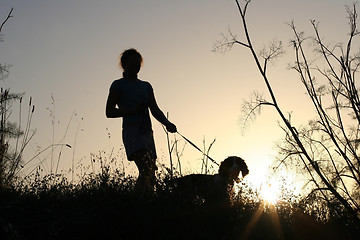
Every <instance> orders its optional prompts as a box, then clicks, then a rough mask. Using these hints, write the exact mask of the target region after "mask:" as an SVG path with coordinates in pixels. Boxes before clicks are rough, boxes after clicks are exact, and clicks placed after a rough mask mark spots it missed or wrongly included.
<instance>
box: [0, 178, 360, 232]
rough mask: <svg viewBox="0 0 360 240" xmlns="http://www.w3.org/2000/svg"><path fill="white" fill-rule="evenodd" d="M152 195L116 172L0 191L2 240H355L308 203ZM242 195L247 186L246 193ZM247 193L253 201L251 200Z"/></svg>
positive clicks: (340, 222)
mask: <svg viewBox="0 0 360 240" xmlns="http://www.w3.org/2000/svg"><path fill="white" fill-rule="evenodd" d="M168 179H169V176H166V174H165V177H163V178H161V179H160V180H159V181H158V185H157V190H156V193H155V195H153V196H145V195H139V194H137V192H135V191H134V184H135V180H136V179H134V178H132V177H125V176H124V174H122V173H119V172H115V173H112V174H110V173H108V172H106V171H105V172H102V173H99V174H92V175H88V176H87V177H86V178H83V179H82V181H80V182H78V183H76V184H73V183H70V182H68V181H67V179H66V178H64V177H62V176H60V175H59V176H55V175H48V176H45V177H42V178H40V177H35V178H34V179H33V180H32V182H31V184H26V185H17V186H16V187H11V188H5V189H2V190H1V192H0V212H1V215H0V233H1V235H0V239H359V238H358V237H359V236H360V235H359V233H358V230H357V227H356V224H355V223H353V222H352V221H351V220H349V219H348V218H347V217H346V215H345V216H341V215H336V216H331V217H330V218H329V219H327V220H326V221H320V220H318V214H316V213H315V211H314V212H313V213H312V214H309V213H305V209H306V203H305V201H299V202H297V203H294V202H293V203H289V202H278V203H277V204H275V205H272V204H266V203H265V202H264V201H262V200H260V199H259V198H254V196H256V192H251V189H250V190H249V189H247V190H246V191H245V190H244V191H240V194H239V195H238V196H236V197H235V200H234V203H233V204H232V205H231V206H211V207H210V206H207V205H204V204H202V203H201V201H199V202H193V203H192V204H182V203H183V199H181V194H180V197H179V194H177V195H176V196H175V195H174V194H173V192H172V190H171V188H169V187H168V184H167V181H168ZM244 189H245V188H244ZM250 195H251V196H252V197H250Z"/></svg>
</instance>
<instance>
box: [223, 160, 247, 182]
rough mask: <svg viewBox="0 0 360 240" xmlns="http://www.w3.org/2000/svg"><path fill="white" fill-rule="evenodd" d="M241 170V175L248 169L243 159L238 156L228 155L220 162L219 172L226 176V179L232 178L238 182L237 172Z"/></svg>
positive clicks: (244, 174)
mask: <svg viewBox="0 0 360 240" xmlns="http://www.w3.org/2000/svg"><path fill="white" fill-rule="evenodd" d="M240 171H241V175H242V177H245V176H246V175H248V174H249V169H248V167H247V165H246V163H245V161H244V160H243V159H242V158H240V157H235V156H233V157H228V158H226V159H225V160H224V161H222V162H221V164H220V167H219V174H220V175H222V176H224V177H225V178H227V179H228V180H234V181H236V182H239V181H240V179H239V174H240Z"/></svg>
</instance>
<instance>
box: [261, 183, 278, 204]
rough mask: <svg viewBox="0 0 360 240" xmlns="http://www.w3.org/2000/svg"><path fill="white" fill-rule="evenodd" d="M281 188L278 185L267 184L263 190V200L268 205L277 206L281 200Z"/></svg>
mask: <svg viewBox="0 0 360 240" xmlns="http://www.w3.org/2000/svg"><path fill="white" fill-rule="evenodd" d="M279 194H280V192H279V188H278V186H276V184H265V185H263V186H262V188H261V198H262V199H263V200H264V201H265V202H266V203H268V204H272V205H274V204H276V203H277V201H278V200H279Z"/></svg>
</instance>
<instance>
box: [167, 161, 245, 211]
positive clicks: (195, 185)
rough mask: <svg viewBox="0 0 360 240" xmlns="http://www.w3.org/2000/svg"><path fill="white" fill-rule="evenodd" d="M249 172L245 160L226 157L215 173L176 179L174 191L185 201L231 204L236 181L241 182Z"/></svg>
mask: <svg viewBox="0 0 360 240" xmlns="http://www.w3.org/2000/svg"><path fill="white" fill-rule="evenodd" d="M240 172H241V175H242V177H243V178H244V177H245V176H246V175H248V174H249V169H248V167H247V165H246V163H245V161H244V160H243V159H242V158H240V157H236V156H231V157H228V158H226V159H225V160H224V161H222V162H221V163H220V167H219V173H217V174H215V175H205V174H190V175H186V176H183V177H180V178H175V179H174V192H176V194H177V195H178V197H179V199H181V200H182V201H183V203H191V204H205V205H213V204H215V205H219V204H225V205H227V204H230V203H231V197H232V195H233V193H234V192H233V186H234V183H235V182H237V183H239V182H240V179H239V174H240Z"/></svg>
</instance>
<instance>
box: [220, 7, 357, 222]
mask: <svg viewBox="0 0 360 240" xmlns="http://www.w3.org/2000/svg"><path fill="white" fill-rule="evenodd" d="M235 2H236V6H237V8H238V11H239V14H240V17H241V22H242V25H243V29H244V37H245V41H239V40H238V39H237V37H236V36H235V35H234V34H233V33H231V31H229V34H228V35H226V36H225V35H224V37H223V39H222V41H219V42H217V44H216V45H215V48H214V50H215V51H227V50H229V49H231V48H232V47H233V46H234V45H240V46H242V47H246V48H248V49H249V51H250V52H251V53H252V57H253V59H254V60H255V64H256V66H257V68H258V70H259V72H260V74H261V76H262V78H263V80H264V83H265V84H266V87H267V90H268V92H269V94H270V98H271V99H270V100H269V101H267V100H264V99H263V98H262V97H261V98H257V99H256V101H253V102H252V103H251V104H248V105H247V109H248V113H249V115H251V114H254V113H255V110H256V109H258V108H259V107H261V106H264V105H267V106H271V107H273V108H274V109H275V110H276V112H277V113H278V115H279V117H280V119H281V121H282V124H283V125H282V129H283V130H284V132H285V141H284V144H282V145H280V146H279V147H280V153H281V154H282V160H281V163H285V162H288V161H290V160H292V161H295V162H296V163H298V162H301V163H302V165H303V166H304V169H305V170H306V171H307V173H308V174H309V176H310V179H311V182H312V183H313V184H314V188H313V192H312V194H314V193H316V194H317V196H320V197H321V198H322V199H323V200H325V202H327V203H329V204H330V203H331V202H332V201H333V200H334V199H335V200H336V201H338V202H339V203H340V204H339V206H341V209H343V210H345V211H346V212H347V213H350V216H351V218H352V219H355V220H356V221H358V220H359V213H360V206H359V204H360V196H359V195H360V194H359V192H360V158H359V156H358V147H359V143H360V136H359V135H360V128H359V127H360V111H359V110H360V99H359V95H358V91H359V88H358V86H357V84H356V77H357V76H358V69H359V66H360V53H359V52H357V53H353V51H352V46H353V42H354V41H353V40H354V38H355V37H357V36H358V35H359V32H358V30H357V25H356V21H357V12H356V5H355V4H353V5H352V6H351V7H347V13H348V18H349V26H350V32H349V37H348V41H347V44H346V45H345V46H343V45H342V44H334V45H330V44H325V43H324V42H323V40H322V37H321V35H320V32H319V27H318V24H317V22H316V21H311V24H312V27H313V30H314V34H315V36H314V37H305V35H304V33H302V32H299V31H298V30H297V28H296V26H295V24H294V23H293V22H292V23H290V24H289V26H290V28H291V29H292V31H293V33H294V39H293V40H292V42H291V43H292V46H293V49H294V53H295V61H294V64H292V66H291V69H293V70H295V71H296V72H297V73H298V74H299V78H300V80H301V82H302V83H303V85H304V87H305V89H306V92H307V96H308V97H309V98H310V99H311V101H312V103H313V107H314V110H315V112H316V117H315V119H314V120H312V121H310V122H309V124H308V125H306V126H304V127H298V128H296V127H295V126H294V125H293V124H292V123H291V115H287V114H285V113H284V112H283V110H282V109H281V108H280V106H279V104H278V101H277V98H276V95H275V94H274V91H273V88H272V86H271V81H270V79H269V78H268V75H267V66H268V63H269V61H271V60H273V59H274V58H276V57H279V56H280V55H282V54H284V51H283V48H282V43H281V42H279V41H273V42H272V43H271V44H270V45H269V47H268V48H267V49H265V50H261V51H260V52H258V53H257V52H256V50H255V49H254V47H253V44H252V41H251V38H250V34H249V31H248V26H247V21H246V14H247V10H248V7H249V4H250V2H251V0H244V3H243V4H240V2H239V1H238V0H235ZM242 5H243V6H242ZM307 41H312V42H313V46H315V49H310V51H311V53H313V52H314V50H315V52H316V53H317V54H318V56H317V59H318V61H312V60H310V57H309V56H308V54H307V51H308V49H307V46H308V45H307V44H305V43H306V42H307ZM309 55H310V54H309ZM341 209H340V210H339V211H343V210H341Z"/></svg>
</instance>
